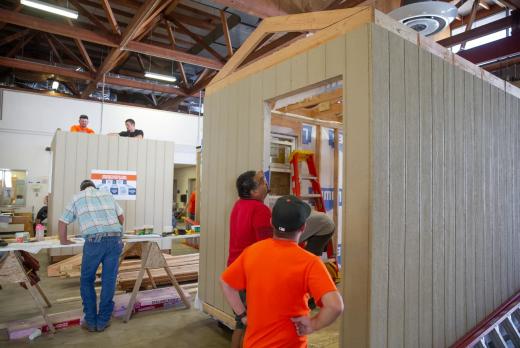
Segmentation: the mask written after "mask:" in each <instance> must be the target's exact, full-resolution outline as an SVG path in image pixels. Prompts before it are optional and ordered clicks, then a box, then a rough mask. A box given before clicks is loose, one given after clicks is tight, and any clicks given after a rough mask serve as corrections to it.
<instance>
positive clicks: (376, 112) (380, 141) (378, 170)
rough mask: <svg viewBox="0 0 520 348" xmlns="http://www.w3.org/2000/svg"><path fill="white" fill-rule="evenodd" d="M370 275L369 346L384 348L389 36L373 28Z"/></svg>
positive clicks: (387, 243)
mask: <svg viewBox="0 0 520 348" xmlns="http://www.w3.org/2000/svg"><path fill="white" fill-rule="evenodd" d="M371 29H372V49H373V51H372V73H373V75H372V88H373V93H374V94H373V98H372V139H373V149H374V153H373V157H372V163H371V171H372V182H371V185H372V191H371V192H372V197H371V205H372V222H371V224H372V231H373V235H372V250H371V253H372V264H373V267H372V272H371V279H370V282H371V284H372V286H371V288H370V290H371V296H370V298H371V304H372V305H371V306H370V311H371V312H370V316H371V317H372V318H379V319H380V320H372V321H371V323H370V324H371V325H370V344H371V345H372V346H373V347H381V348H384V347H386V346H387V340H388V331H387V329H388V259H389V252H388V246H389V229H390V219H389V217H390V205H389V204H390V185H389V184H390V183H389V178H390V173H389V166H390V161H389V157H390V147H389V143H390V128H389V121H390V90H389V88H388V86H389V84H390V48H389V38H388V32H387V31H386V30H384V29H382V28H380V27H378V26H372V28H371Z"/></svg>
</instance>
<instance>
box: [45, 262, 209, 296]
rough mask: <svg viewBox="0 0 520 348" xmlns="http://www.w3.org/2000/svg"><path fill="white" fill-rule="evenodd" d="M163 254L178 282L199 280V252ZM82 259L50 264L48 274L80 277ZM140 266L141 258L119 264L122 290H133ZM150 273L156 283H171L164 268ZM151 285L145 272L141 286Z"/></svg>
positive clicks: (51, 275)
mask: <svg viewBox="0 0 520 348" xmlns="http://www.w3.org/2000/svg"><path fill="white" fill-rule="evenodd" d="M163 255H164V258H165V259H166V262H167V263H168V266H169V267H170V270H171V271H172V273H173V274H174V275H175V277H176V278H177V281H178V282H180V283H184V282H196V281H197V279H198V275H199V254H187V255H179V256H172V255H169V254H163ZM81 259H82V254H78V255H75V256H73V257H70V258H68V259H66V260H63V261H60V262H57V263H55V264H53V265H50V266H49V267H48V268H47V274H48V276H49V277H66V278H74V277H79V276H80V274H81ZM140 268H141V260H140V259H127V260H124V261H123V262H122V263H121V266H119V288H120V289H121V290H132V288H133V286H134V283H135V281H136V279H137V275H138V274H139V269H140ZM100 274H101V267H100V268H99V269H98V275H100ZM150 274H151V275H152V277H153V278H154V281H155V284H156V285H163V284H171V282H170V278H169V277H168V275H167V274H166V271H165V270H164V269H162V268H158V269H151V270H150ZM151 285H152V283H151V282H150V280H149V279H148V274H147V272H145V274H144V277H143V282H142V285H141V287H142V288H147V287H149V286H151Z"/></svg>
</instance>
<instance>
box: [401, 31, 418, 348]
mask: <svg viewBox="0 0 520 348" xmlns="http://www.w3.org/2000/svg"><path fill="white" fill-rule="evenodd" d="M404 52H405V55H404V75H405V93H406V95H405V99H404V101H405V115H406V120H405V125H406V130H405V133H406V136H405V143H406V144H405V149H406V150H405V151H406V154H405V165H406V176H405V177H406V189H405V193H406V197H405V205H406V213H405V218H406V228H405V233H406V235H405V250H404V254H405V263H404V286H405V288H404V297H405V300H404V301H405V305H404V307H405V313H404V315H405V319H404V332H405V342H404V346H405V347H418V346H419V262H418V261H419V258H420V255H419V219H420V218H419V214H420V212H419V208H420V199H419V180H420V178H419V161H420V158H419V145H420V133H419V48H418V47H417V46H416V45H414V44H412V43H410V42H409V41H406V42H405V44H404Z"/></svg>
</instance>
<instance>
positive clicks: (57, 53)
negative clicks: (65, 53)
mask: <svg viewBox="0 0 520 348" xmlns="http://www.w3.org/2000/svg"><path fill="white" fill-rule="evenodd" d="M42 35H43V37H44V38H45V40H46V41H47V43H48V44H49V47H50V49H51V50H52V52H53V53H54V55H55V56H56V57H57V58H58V61H59V62H60V63H62V64H63V59H62V58H61V55H60V53H59V52H58V50H57V49H56V46H54V43H53V42H52V40H51V38H50V37H49V34H47V33H42Z"/></svg>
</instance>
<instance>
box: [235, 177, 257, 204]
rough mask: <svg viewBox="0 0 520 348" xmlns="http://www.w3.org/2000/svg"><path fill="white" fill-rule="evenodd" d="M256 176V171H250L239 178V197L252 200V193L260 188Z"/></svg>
mask: <svg viewBox="0 0 520 348" xmlns="http://www.w3.org/2000/svg"><path fill="white" fill-rule="evenodd" d="M255 176H256V172H255V171H254V170H248V171H247V172H244V173H242V174H240V175H239V176H238V178H237V182H236V186H237V192H238V197H240V198H251V191H253V190H255V189H256V188H257V187H258V183H257V182H256V180H255Z"/></svg>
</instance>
